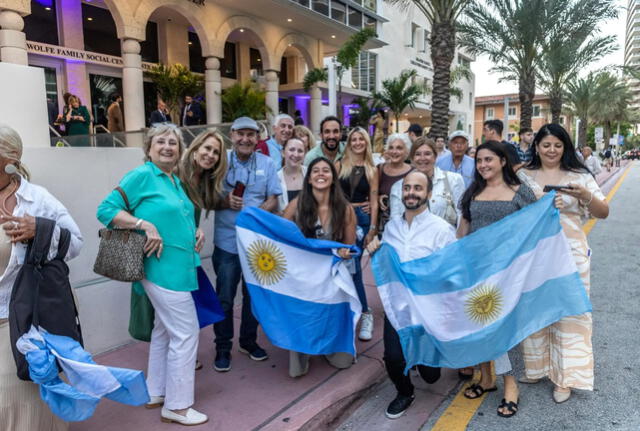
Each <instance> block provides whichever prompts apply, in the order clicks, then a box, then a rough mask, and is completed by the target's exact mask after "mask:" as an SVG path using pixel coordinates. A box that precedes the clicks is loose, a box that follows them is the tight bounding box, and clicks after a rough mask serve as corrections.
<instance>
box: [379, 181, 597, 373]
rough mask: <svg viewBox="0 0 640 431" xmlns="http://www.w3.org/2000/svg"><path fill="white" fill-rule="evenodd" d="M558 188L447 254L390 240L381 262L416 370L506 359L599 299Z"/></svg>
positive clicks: (382, 283)
mask: <svg viewBox="0 0 640 431" xmlns="http://www.w3.org/2000/svg"><path fill="white" fill-rule="evenodd" d="M554 196H555V193H549V194H547V195H546V196H545V197H543V198H542V199H540V200H539V201H538V202H536V203H534V204H531V205H529V206H527V207H525V208H523V209H521V210H520V211H518V212H516V213H514V214H511V215H509V216H507V217H505V218H504V219H502V220H500V221H498V222H496V223H493V224H491V225H489V226H487V227H485V228H483V229H479V230H478V231H476V232H474V233H473V234H471V235H469V236H466V237H464V238H462V239H460V240H459V241H456V242H454V243H452V244H450V245H448V246H447V247H445V248H443V249H441V250H438V251H437V252H435V253H433V254H431V255H429V256H427V257H425V258H422V259H416V260H413V261H408V262H400V260H399V258H398V255H397V254H396V252H395V251H394V249H393V248H392V247H391V246H389V245H388V244H383V245H382V247H381V248H380V249H379V250H378V252H377V253H376V254H375V255H374V256H373V259H372V267H373V273H374V276H375V279H376V284H377V286H378V289H379V292H380V297H381V299H382V303H383V305H384V309H385V312H386V314H387V317H388V318H389V321H390V322H391V324H392V325H393V327H394V328H395V329H396V330H397V331H398V335H399V337H400V342H401V344H402V350H403V352H404V356H405V358H406V361H407V368H406V370H407V371H408V369H409V368H411V367H412V366H414V365H417V364H424V365H430V366H434V367H446V368H462V367H466V366H471V365H475V364H479V363H481V362H485V361H489V360H493V359H496V358H497V357H499V356H501V355H502V354H504V353H505V352H507V351H508V350H510V349H511V348H512V347H514V346H516V345H517V344H518V343H520V342H521V341H522V340H523V339H525V338H526V337H527V336H529V335H531V334H533V333H534V332H536V331H539V330H540V329H542V328H545V327H546V326H548V325H550V324H552V323H554V322H556V321H558V320H560V319H561V318H562V317H565V316H571V315H578V314H582V313H586V312H589V311H591V303H590V302H589V299H588V297H587V294H586V291H585V288H584V285H583V283H582V281H581V280H580V276H579V274H578V270H577V268H576V265H575V262H574V260H573V257H572V255H571V250H570V248H569V244H568V242H567V238H566V237H565V235H564V233H563V231H562V227H561V226H560V213H559V211H558V210H557V209H556V208H555V207H554V206H553V198H554Z"/></svg>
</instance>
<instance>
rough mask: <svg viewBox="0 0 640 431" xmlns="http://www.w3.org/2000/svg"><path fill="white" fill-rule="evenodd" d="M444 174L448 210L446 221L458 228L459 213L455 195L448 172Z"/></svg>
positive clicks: (445, 212) (445, 215) (445, 213)
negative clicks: (454, 198)
mask: <svg viewBox="0 0 640 431" xmlns="http://www.w3.org/2000/svg"><path fill="white" fill-rule="evenodd" d="M442 173H443V174H444V188H445V197H446V198H447V209H446V210H445V211H444V216H443V217H442V218H444V220H445V221H446V222H447V223H449V224H450V225H452V226H453V227H456V226H457V224H458V212H457V211H456V204H455V202H454V201H453V193H451V186H450V185H449V176H448V175H447V172H446V171H442Z"/></svg>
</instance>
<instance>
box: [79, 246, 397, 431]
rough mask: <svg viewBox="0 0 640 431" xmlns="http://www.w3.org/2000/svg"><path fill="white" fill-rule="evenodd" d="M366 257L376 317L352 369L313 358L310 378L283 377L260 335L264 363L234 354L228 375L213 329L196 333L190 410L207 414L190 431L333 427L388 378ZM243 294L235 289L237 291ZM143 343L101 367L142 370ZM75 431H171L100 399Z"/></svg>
mask: <svg viewBox="0 0 640 431" xmlns="http://www.w3.org/2000/svg"><path fill="white" fill-rule="evenodd" d="M368 260H369V259H368V258H366V257H365V258H364V259H363V263H364V264H365V265H367V268H365V271H364V272H365V284H366V286H367V297H368V299H369V306H370V307H371V308H372V309H373V313H374V316H375V330H374V338H373V340H371V341H369V342H366V343H364V342H360V341H358V342H357V350H358V358H357V363H356V364H354V365H353V366H352V367H351V368H349V369H346V370H337V369H334V368H332V367H331V366H330V365H329V364H328V363H327V361H326V360H325V359H324V358H323V357H313V358H312V360H311V366H310V370H309V373H308V374H307V375H306V376H303V377H300V378H296V379H293V378H291V377H289V374H288V361H289V353H288V352H287V351H285V350H282V349H280V348H277V347H274V346H273V345H271V344H270V343H269V341H268V340H267V338H266V337H265V336H264V334H263V333H262V331H260V334H259V339H258V343H259V344H260V345H261V346H263V347H264V348H265V349H266V350H267V352H268V353H269V359H268V360H266V361H263V362H254V361H252V360H250V359H249V358H248V356H246V355H243V354H241V353H240V352H238V351H237V343H235V344H234V348H233V350H232V369H231V371H229V372H227V373H218V372H216V371H214V370H213V368H212V363H213V357H214V347H213V330H212V327H207V328H204V329H203V330H202V331H201V334H200V347H199V353H198V359H199V360H200V362H201V363H202V364H203V368H202V369H201V370H199V371H196V396H195V399H196V403H195V405H194V407H195V408H196V409H197V410H199V411H202V412H203V413H206V414H207V415H208V416H209V422H208V423H206V424H204V425H201V426H200V427H195V429H215V430H220V431H227V430H229V431H231V430H233V431H244V430H278V431H285V430H298V429H301V428H304V429H309V430H321V429H330V428H332V424H334V423H335V422H336V421H339V420H340V419H341V418H342V417H343V415H345V414H348V413H349V412H350V411H351V410H352V409H354V408H356V407H357V406H358V405H359V402H361V400H362V399H363V398H366V397H363V395H365V394H366V392H367V391H368V390H369V389H370V388H372V387H374V386H376V385H377V384H378V383H379V382H381V381H382V380H383V379H384V378H385V376H386V374H385V371H384V365H383V363H382V354H383V345H382V323H383V321H382V305H381V303H380V299H379V297H378V294H377V291H376V289H375V286H374V283H373V280H372V276H371V271H370V270H369V268H368ZM203 264H204V265H203V266H204V267H205V270H206V271H207V272H208V274H209V276H210V277H212V279H213V276H214V273H213V270H212V269H211V264H210V262H203ZM238 291H239V292H240V289H238ZM239 305H240V304H238V303H236V310H235V315H236V325H235V327H236V328H235V329H236V338H235V339H234V342H236V341H237V332H238V328H239V326H240V307H239ZM148 347H149V345H148V343H143V342H137V343H133V344H129V345H127V346H124V347H122V348H120V349H117V350H115V351H112V352H109V353H106V354H103V355H99V356H98V357H97V358H96V361H97V362H98V363H101V364H105V365H112V366H119V367H127V368H133V369H139V370H146V368H147V357H148V356H147V355H148ZM70 429H71V430H72V431H84V430H87V431H88V430H91V431H111V430H113V431H123V430H127V431H128V430H136V431H145V430H164V429H176V426H175V425H173V426H172V425H170V424H165V423H162V422H160V410H159V409H155V410H148V409H145V408H144V407H130V406H125V405H121V404H117V403H114V402H112V401H109V400H104V401H102V403H101V404H100V406H99V407H98V409H97V410H96V413H95V414H94V416H93V417H92V418H91V419H89V420H87V421H85V422H80V423H74V424H72V425H71V427H70Z"/></svg>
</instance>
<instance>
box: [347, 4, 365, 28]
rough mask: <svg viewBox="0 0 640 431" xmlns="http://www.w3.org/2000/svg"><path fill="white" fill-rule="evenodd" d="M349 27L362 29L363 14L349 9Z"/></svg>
mask: <svg viewBox="0 0 640 431" xmlns="http://www.w3.org/2000/svg"><path fill="white" fill-rule="evenodd" d="M349 26H350V27H354V28H362V12H360V11H359V10H356V9H353V8H349Z"/></svg>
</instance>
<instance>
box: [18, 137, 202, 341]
mask: <svg viewBox="0 0 640 431" xmlns="http://www.w3.org/2000/svg"><path fill="white" fill-rule="evenodd" d="M142 157H143V154H142V150H141V149H139V148H25V150H24V156H23V161H24V162H25V164H26V165H27V167H28V168H29V169H30V171H31V173H32V182H34V183H36V184H39V185H42V186H44V187H46V188H47V189H48V190H49V191H50V192H51V193H52V194H53V195H54V196H56V197H57V198H58V199H59V200H60V201H61V202H62V203H63V204H64V205H65V206H66V207H67V208H68V209H69V212H70V213H71V215H72V217H73V218H74V220H75V221H76V223H77V224H78V226H79V227H80V231H81V232H82V235H83V237H84V246H83V248H82V252H81V253H80V256H78V257H77V258H76V259H74V260H72V261H71V262H69V267H70V270H71V275H70V278H71V286H72V287H73V288H74V289H75V293H76V295H77V298H78V302H79V304H78V306H79V313H80V321H81V324H82V331H83V334H84V341H85V346H86V347H87V349H88V350H89V351H90V352H92V353H100V352H104V351H107V350H110V349H113V348H115V347H117V346H120V345H122V344H126V343H129V342H131V341H132V339H131V338H130V337H129V334H128V332H127V326H128V322H129V294H130V284H128V283H120V282H116V281H112V280H109V279H106V278H104V277H101V276H98V275H97V274H95V273H94V272H93V264H94V261H95V257H96V253H97V250H98V229H100V228H101V227H102V225H100V223H99V222H98V220H97V219H96V208H97V206H98V204H99V203H100V202H101V201H102V199H103V198H104V197H105V196H106V195H107V193H109V191H110V190H112V189H113V188H114V187H115V186H116V185H117V183H118V182H119V180H120V178H121V177H122V176H123V175H124V174H125V173H126V172H127V171H129V170H131V169H132V168H134V167H135V166H137V165H139V164H141V163H142ZM202 227H203V229H204V231H205V233H206V235H207V241H206V246H205V249H204V250H203V252H202V257H203V267H204V268H205V269H206V270H207V271H208V273H209V274H210V275H211V276H213V271H212V270H211V265H210V259H207V258H206V257H207V256H210V255H211V252H212V250H213V245H212V241H211V239H212V236H213V228H212V224H211V217H210V220H208V221H206V222H204V223H203V226H202Z"/></svg>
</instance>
